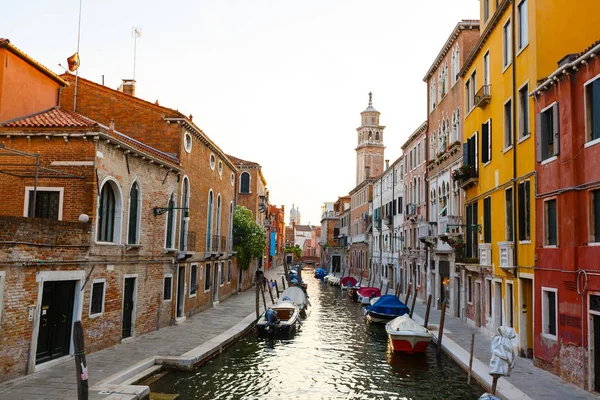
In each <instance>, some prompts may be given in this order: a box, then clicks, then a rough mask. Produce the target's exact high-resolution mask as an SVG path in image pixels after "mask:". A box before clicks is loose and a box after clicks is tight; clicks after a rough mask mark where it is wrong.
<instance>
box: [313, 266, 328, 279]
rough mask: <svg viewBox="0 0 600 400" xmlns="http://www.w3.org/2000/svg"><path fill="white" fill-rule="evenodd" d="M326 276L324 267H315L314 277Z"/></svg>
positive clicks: (321, 277)
mask: <svg viewBox="0 0 600 400" xmlns="http://www.w3.org/2000/svg"><path fill="white" fill-rule="evenodd" d="M326 276H327V270H326V269H325V268H317V269H315V278H317V279H323V278H325V277H326Z"/></svg>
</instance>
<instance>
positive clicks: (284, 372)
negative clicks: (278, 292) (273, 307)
mask: <svg viewBox="0 0 600 400" xmlns="http://www.w3.org/2000/svg"><path fill="white" fill-rule="evenodd" d="M309 272H311V271H306V272H305V273H304V275H305V276H304V278H305V281H307V282H308V293H309V296H310V302H311V304H312V307H310V309H309V313H308V316H307V318H306V319H305V320H304V321H303V325H302V328H301V330H300V332H298V333H297V334H296V335H295V337H293V338H292V339H290V340H268V339H259V338H257V336H256V334H255V333H254V332H253V333H250V334H248V335H247V336H246V337H244V338H243V339H241V340H240V341H239V342H237V343H236V344H234V345H233V346H231V347H230V348H228V349H227V350H226V351H224V352H223V353H221V354H220V355H219V356H217V357H216V358H214V359H212V360H211V361H209V362H207V363H205V364H204V365H202V366H200V367H199V368H198V369H196V370H195V371H192V372H170V373H168V374H166V375H165V376H164V377H162V378H161V379H159V380H157V381H156V382H154V383H152V384H151V386H150V388H151V390H152V392H156V393H173V394H179V395H180V396H179V397H178V399H270V398H281V399H323V398H325V399H334V398H336V399H340V398H341V399H428V400H431V399H457V400H458V399H460V400H464V399H477V398H478V397H479V396H480V395H481V394H482V393H483V390H482V389H481V387H479V386H477V385H475V384H471V385H467V383H466V382H467V377H466V374H465V373H464V372H463V370H462V369H461V368H460V367H459V366H457V365H456V364H454V362H453V361H451V360H450V359H448V358H446V357H442V361H441V362H440V363H437V362H436V359H435V346H434V345H433V344H430V346H429V348H428V350H427V353H426V354H421V355H411V356H408V355H402V354H395V353H393V352H392V351H391V349H390V348H389V347H388V344H387V336H386V333H385V329H384V326H383V325H377V324H368V323H366V322H365V319H364V317H363V313H362V306H361V305H360V304H358V303H356V302H353V301H351V300H350V299H349V298H348V296H347V294H346V292H345V291H344V292H342V291H341V289H340V288H336V287H330V286H328V285H326V284H323V283H321V282H319V281H317V280H315V279H314V278H312V277H311V276H309ZM267 297H268V296H267Z"/></svg>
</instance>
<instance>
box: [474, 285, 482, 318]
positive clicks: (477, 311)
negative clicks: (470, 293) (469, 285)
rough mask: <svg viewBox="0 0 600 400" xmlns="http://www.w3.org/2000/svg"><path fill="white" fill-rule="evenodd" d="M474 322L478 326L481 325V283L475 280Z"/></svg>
mask: <svg viewBox="0 0 600 400" xmlns="http://www.w3.org/2000/svg"><path fill="white" fill-rule="evenodd" d="M474 300H475V323H476V326H477V327H478V328H479V327H481V302H482V301H483V299H482V298H481V283H479V282H475V299H474Z"/></svg>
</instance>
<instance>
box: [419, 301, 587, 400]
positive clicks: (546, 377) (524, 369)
mask: <svg viewBox="0 0 600 400" xmlns="http://www.w3.org/2000/svg"><path fill="white" fill-rule="evenodd" d="M425 312H426V306H425V304H423V303H422V302H420V300H418V301H417V304H415V310H414V314H413V318H414V319H415V320H417V321H419V322H421V323H422V322H423V317H424V316H425ZM440 315H441V311H440V310H437V309H435V308H433V307H432V308H431V311H430V315H429V325H430V326H431V325H437V324H439V321H440ZM432 332H433V333H434V336H435V339H436V340H437V333H438V332H437V330H432ZM473 333H474V334H475V346H474V358H475V359H474V360H473V371H474V375H475V376H476V378H477V380H478V381H479V382H480V383H483V384H485V385H487V387H488V388H489V387H490V386H491V382H492V379H491V376H490V375H489V373H488V371H489V362H490V357H491V354H490V342H491V341H490V339H489V338H488V337H487V336H486V335H485V334H483V333H481V332H480V331H479V330H478V329H476V328H474V327H472V326H470V325H468V324H467V323H465V322H463V321H462V320H460V319H458V318H456V317H453V316H450V315H449V314H446V318H445V321H444V338H443V339H442V349H444V351H445V352H446V353H448V354H449V355H450V357H452V358H453V359H454V360H455V361H457V362H458V363H459V364H461V365H463V366H468V365H469V351H470V348H471V334H473ZM498 394H500V395H501V396H502V397H503V398H506V399H510V400H513V399H515V400H516V399H527V398H531V399H544V400H549V399H556V400H559V399H560V400H562V399H570V400H583V399H586V400H587V399H598V398H599V397H598V396H595V395H593V394H592V393H590V392H586V391H584V390H583V389H581V388H579V387H577V386H575V385H573V384H572V383H569V382H567V381H565V380H563V379H561V378H559V377H557V376H556V375H552V374H551V373H549V372H547V371H545V370H542V369H540V368H536V367H534V365H533V362H532V361H531V360H528V359H525V358H521V357H517V358H516V362H515V368H514V369H513V371H512V375H511V376H510V377H508V378H500V380H499V381H498Z"/></svg>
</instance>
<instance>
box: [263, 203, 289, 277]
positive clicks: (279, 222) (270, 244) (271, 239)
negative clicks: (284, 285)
mask: <svg viewBox="0 0 600 400" xmlns="http://www.w3.org/2000/svg"><path fill="white" fill-rule="evenodd" d="M267 216H268V220H269V231H268V235H267V236H268V237H267V254H268V256H267V262H266V265H265V269H270V268H272V267H276V266H278V265H283V252H284V248H285V246H284V240H283V239H284V234H285V206H284V205H282V206H281V207H277V206H274V205H272V204H269V211H268V215H267Z"/></svg>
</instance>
